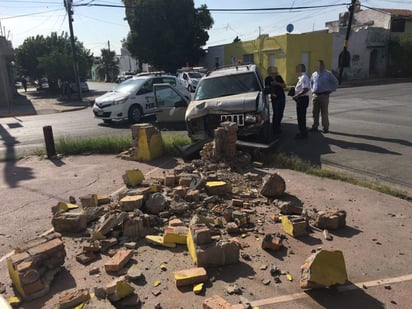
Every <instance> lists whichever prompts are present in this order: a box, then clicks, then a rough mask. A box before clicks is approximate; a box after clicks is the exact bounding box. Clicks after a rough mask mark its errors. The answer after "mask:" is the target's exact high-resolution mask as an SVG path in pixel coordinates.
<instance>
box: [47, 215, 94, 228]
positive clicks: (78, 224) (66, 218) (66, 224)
mask: <svg viewBox="0 0 412 309" xmlns="http://www.w3.org/2000/svg"><path fill="white" fill-rule="evenodd" d="M51 223H52V225H53V228H54V230H55V231H56V232H59V233H79V232H83V231H84V230H85V229H86V227H87V217H86V215H85V214H84V213H82V212H78V213H72V212H63V213H57V214H56V215H54V216H53V218H52V222H51Z"/></svg>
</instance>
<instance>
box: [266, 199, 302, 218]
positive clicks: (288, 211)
mask: <svg viewBox="0 0 412 309" xmlns="http://www.w3.org/2000/svg"><path fill="white" fill-rule="evenodd" d="M273 204H274V205H275V206H276V207H277V208H279V210H280V213H281V214H282V215H299V216H300V215H301V214H302V211H303V205H301V204H299V205H298V204H296V203H294V202H293V201H281V200H274V202H273Z"/></svg>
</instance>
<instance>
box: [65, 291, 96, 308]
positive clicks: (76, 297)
mask: <svg viewBox="0 0 412 309" xmlns="http://www.w3.org/2000/svg"><path fill="white" fill-rule="evenodd" d="M89 299H90V293H89V290H88V289H81V290H77V291H74V292H67V293H66V294H64V295H63V296H61V297H59V306H58V308H59V309H70V308H74V307H77V306H79V305H81V304H83V303H86V302H87V301H89Z"/></svg>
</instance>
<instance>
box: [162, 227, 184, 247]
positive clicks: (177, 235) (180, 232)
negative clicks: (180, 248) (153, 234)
mask: <svg viewBox="0 0 412 309" xmlns="http://www.w3.org/2000/svg"><path fill="white" fill-rule="evenodd" d="M187 230H188V228H186V227H181V228H180V229H174V231H173V230H166V232H165V234H164V236H163V241H164V242H167V243H168V242H171V243H176V244H181V245H186V242H187ZM184 232H185V233H184Z"/></svg>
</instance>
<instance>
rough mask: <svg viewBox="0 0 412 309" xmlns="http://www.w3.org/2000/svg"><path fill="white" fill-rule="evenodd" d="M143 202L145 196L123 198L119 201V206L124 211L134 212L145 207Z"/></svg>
mask: <svg viewBox="0 0 412 309" xmlns="http://www.w3.org/2000/svg"><path fill="white" fill-rule="evenodd" d="M143 201H144V196H143V195H131V196H125V197H124V198H122V199H121V200H120V201H119V205H120V208H121V209H122V210H123V211H133V210H135V209H140V208H141V207H142V206H143Z"/></svg>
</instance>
